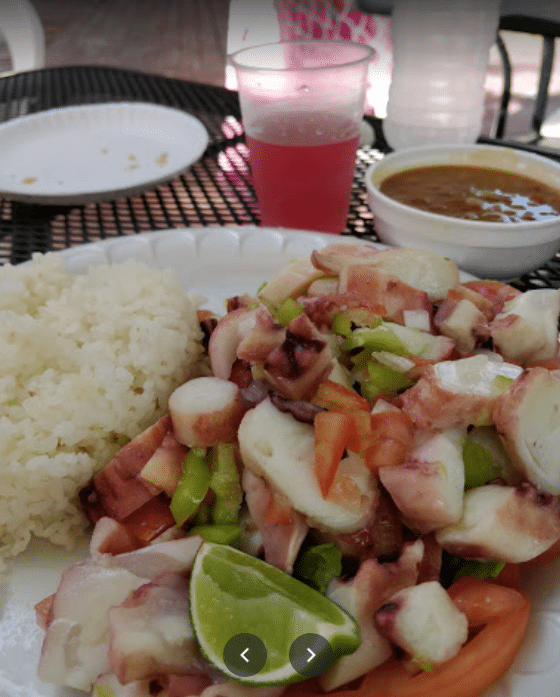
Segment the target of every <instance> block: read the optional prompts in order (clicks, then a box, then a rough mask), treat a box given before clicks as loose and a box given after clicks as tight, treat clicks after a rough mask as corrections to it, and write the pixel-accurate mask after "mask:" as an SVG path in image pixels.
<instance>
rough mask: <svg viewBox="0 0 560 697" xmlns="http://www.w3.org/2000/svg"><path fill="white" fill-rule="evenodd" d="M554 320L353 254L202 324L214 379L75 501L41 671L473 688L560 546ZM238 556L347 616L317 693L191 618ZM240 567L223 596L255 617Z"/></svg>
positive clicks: (82, 678)
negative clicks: (74, 557)
mask: <svg viewBox="0 0 560 697" xmlns="http://www.w3.org/2000/svg"><path fill="white" fill-rule="evenodd" d="M559 313H560V290H549V289H546V290H530V291H527V292H525V293H521V292H520V291H518V290H516V289H515V288H514V287H512V286H510V285H507V284H505V283H502V282H498V281H490V280H469V281H462V280H461V277H460V275H459V271H458V269H457V267H456V265H455V264H454V263H453V262H451V261H449V260H447V259H442V258H439V257H437V256H436V255H433V254H431V253H429V252H421V251H418V250H406V249H378V248H375V247H373V246H367V245H349V244H343V243H340V244H332V245H329V246H327V247H325V248H323V249H320V250H316V251H314V252H313V253H312V254H311V256H310V258H305V259H299V260H296V261H294V262H292V263H290V264H288V265H287V266H286V267H285V268H284V269H283V270H282V271H281V272H280V273H279V274H278V275H277V276H276V277H274V278H271V279H268V281H267V282H266V283H264V284H263V286H262V287H261V288H260V289H258V290H256V291H255V293H254V294H253V295H242V296H236V297H231V298H228V299H227V303H226V307H225V311H224V313H223V314H222V315H216V314H214V313H211V312H209V311H199V316H198V319H199V321H200V325H201V327H202V329H203V331H204V336H205V338H204V346H205V350H206V352H207V357H208V366H209V369H208V371H207V373H208V374H207V375H204V376H202V377H197V378H195V379H192V380H190V381H188V382H186V383H185V384H183V385H181V386H179V387H178V388H177V389H176V390H175V391H174V392H173V393H172V395H171V397H170V399H169V403H168V409H167V412H166V413H165V415H164V416H162V417H161V418H159V419H158V420H157V421H155V423H153V425H151V426H150V427H149V428H148V429H146V430H145V431H144V432H143V433H141V434H140V435H139V436H137V437H136V438H134V439H133V440H131V441H130V442H129V443H128V444H127V445H125V446H124V447H123V448H122V449H121V450H120V451H119V452H118V453H117V454H116V455H115V457H114V458H113V459H112V461H111V462H109V464H107V465H106V466H105V467H103V469H101V470H99V471H98V472H97V473H96V474H95V475H94V476H93V478H92V479H91V481H90V482H89V484H88V485H87V486H85V487H84V488H83V489H82V491H81V492H80V501H81V504H82V506H83V509H84V510H85V512H86V514H87V516H88V518H89V519H90V521H91V522H92V524H93V525H94V528H93V534H92V537H91V544H90V556H89V558H87V559H86V560H84V561H81V562H79V563H77V564H74V565H72V566H70V567H68V568H67V569H66V570H65V571H64V573H63V575H62V578H61V580H60V585H59V587H58V589H57V590H56V592H55V593H54V594H53V595H51V596H49V597H48V598H45V600H43V601H42V602H40V603H39V604H38V605H37V607H36V614H37V621H38V623H39V625H40V626H41V627H42V628H43V629H44V632H45V634H44V641H43V646H42V652H41V656H40V660H39V665H38V674H39V677H40V679H41V680H42V681H44V682H46V683H53V684H56V685H67V686H70V687H73V688H77V689H79V690H84V691H85V692H86V693H89V694H91V695H93V696H94V697H189V696H191V695H202V696H203V697H213V696H220V697H229V696H230V695H231V696H232V697H244V696H245V695H252V694H258V695H259V697H260V695H262V696H263V697H267V696H269V695H270V696H271V697H272V696H276V695H280V694H282V693H286V695H287V696H289V695H291V696H292V697H295V695H298V697H299V695H301V696H302V697H303V695H313V694H316V695H319V694H323V693H329V694H335V695H337V697H342V696H344V697H352V696H354V697H365V696H366V695H383V697H399V696H402V697H405V696H406V697H428V695H434V694H437V695H438V697H477V696H478V695H482V694H483V693H484V692H485V690H487V689H488V688H489V687H491V686H492V685H493V684H494V683H496V682H497V681H498V680H500V678H501V677H502V676H503V675H504V674H505V673H506V672H507V671H508V669H509V667H510V666H511V664H512V662H513V660H514V658H515V656H516V655H517V653H518V651H519V649H520V647H521V645H522V643H523V640H524V636H525V632H526V627H527V621H528V617H529V611H530V601H529V598H528V596H527V595H526V594H525V593H524V591H523V590H522V587H521V584H520V574H521V575H522V574H523V569H524V567H525V566H527V565H535V564H545V563H550V562H551V561H552V560H554V559H556V558H557V557H558V556H559V555H560V542H559V540H560V503H559V499H558V497H559V495H560V461H559V460H558V457H557V453H558V446H559V444H560V443H559V435H558V434H559V433H560V360H559V356H558V347H559V344H558V317H559ZM226 547H227V548H231V549H232V550H235V553H236V555H238V556H236V557H235V558H236V559H237V558H239V559H244V558H245V556H244V555H246V557H251V558H252V559H254V560H258V562H255V563H258V564H261V563H262V564H266V565H268V566H269V567H274V568H275V569H276V570H279V571H280V572H282V574H283V575H285V576H289V577H290V578H291V579H293V583H294V584H296V583H297V584H301V586H298V587H301V588H303V587H305V588H306V589H309V588H311V589H313V593H317V594H320V595H321V596H322V602H326V603H327V604H333V605H336V607H337V608H341V609H342V610H343V611H344V613H346V614H347V615H348V616H349V617H350V618H351V619H352V623H353V626H354V627H355V628H356V632H357V634H356V635H357V636H359V640H358V641H357V643H356V644H355V645H354V646H352V649H351V650H350V649H348V650H346V651H345V652H342V653H341V654H340V655H336V656H335V660H334V661H333V662H332V664H331V665H330V666H329V667H328V668H327V669H326V670H325V671H324V672H322V673H321V674H320V675H318V676H315V677H313V678H305V676H304V675H299V676H298V675H296V672H294V673H293V674H290V675H288V677H286V679H285V680H283V681H277V682H275V683H269V682H267V681H266V680H260V681H259V678H258V674H257V676H255V677H254V679H252V680H244V679H242V678H238V677H236V676H235V675H234V674H232V673H231V671H228V670H227V667H226V666H224V665H223V663H222V660H221V657H220V656H221V651H222V647H221V646H220V647H219V649H218V650H217V653H216V655H215V656H214V655H209V654H208V651H207V650H206V649H205V648H204V646H205V645H204V641H203V640H204V639H205V637H202V636H201V634H200V632H201V630H200V626H199V623H198V621H196V622H195V620H194V618H196V617H199V616H200V615H201V614H203V613H204V609H203V608H200V607H193V603H197V602H199V601H198V597H199V596H198V595H193V593H194V591H193V587H194V586H193V583H192V578H191V576H192V574H194V573H195V572H194V571H193V569H197V571H196V573H197V582H198V583H199V584H200V583H202V586H200V587H202V588H203V587H204V583H203V580H204V579H203V580H202V581H201V576H200V575H201V574H202V576H203V575H204V573H205V571H204V569H205V568H206V567H205V565H204V563H203V562H204V559H203V555H208V554H209V553H210V552H211V551H212V550H215V549H219V550H223V549H224V548H226ZM209 550H210V552H209ZM232 558H233V557H232ZM197 560H198V561H197ZM236 563H237V562H236ZM239 564H240V566H239V574H241V575H239V576H237V575H236V569H235V564H233V566H232V568H233V571H232V572H231V575H230V576H229V577H228V578H226V579H224V580H223V584H224V593H229V596H230V597H232V598H233V600H232V606H231V607H232V608H233V610H232V612H233V613H234V614H235V613H236V612H238V613H239V616H241V615H242V614H243V612H244V610H243V602H244V597H245V596H248V595H249V594H250V590H247V592H246V593H245V596H244V594H243V592H242V589H241V588H240V587H239V579H240V578H245V576H243V574H244V573H245V574H249V573H252V572H251V571H246V570H245V571H243V569H246V568H249V567H250V568H253V567H252V566H251V563H248V564H247V565H245V563H244V562H239ZM241 566H243V569H242V568H241ZM255 568H256V567H255ZM259 568H260V567H259ZM255 573H256V572H255ZM247 578H248V577H247ZM236 579H238V580H237V581H236ZM208 582H209V583H210V580H209V581H208ZM236 583H237V584H238V585H237V586H236ZM290 583H292V581H290ZM286 587H287V586H286ZM247 588H248V586H247ZM290 588H291V586H290ZM306 593H307V590H306ZM296 596H297V592H294V598H293V599H292V600H291V601H290V602H293V603H295V604H297V603H298V598H297V597H296ZM304 596H305V597H307V595H305V593H304V592H303V590H302V595H301V597H302V598H303V597H304ZM271 613H272V614H273V610H271ZM309 613H310V614H311V615H313V611H312V610H309ZM226 614H227V613H225V612H224V620H223V621H224V626H227V623H228V621H231V622H233V621H234V619H231V618H230V619H228V618H227V617H226V616H225V615H226ZM249 626H250V625H249ZM225 634H227V632H225V633H224V637H223V643H224V644H225V643H226V642H227V640H228V639H229V636H226V635H225ZM261 638H262V639H263V640H264V641H265V643H266V641H267V640H268V638H267V637H264V636H263V637H261ZM284 648H285V652H286V664H288V657H287V653H288V649H289V646H287V647H284ZM203 649H204V650H203Z"/></svg>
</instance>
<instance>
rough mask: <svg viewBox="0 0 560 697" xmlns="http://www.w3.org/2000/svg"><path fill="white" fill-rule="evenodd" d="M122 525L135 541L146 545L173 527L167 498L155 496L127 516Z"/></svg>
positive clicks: (173, 522) (173, 520) (173, 523)
mask: <svg viewBox="0 0 560 697" xmlns="http://www.w3.org/2000/svg"><path fill="white" fill-rule="evenodd" d="M122 524H123V525H125V526H126V527H127V529H128V530H129V532H130V533H131V534H132V535H134V537H136V539H137V540H140V542H143V543H144V544H148V543H149V542H151V541H152V540H154V539H155V538H156V537H158V535H161V534H162V533H163V532H165V531H166V530H168V529H169V528H171V527H173V526H174V525H175V518H174V517H173V513H171V510H170V508H169V500H168V499H167V497H165V496H163V495H160V496H155V497H154V498H152V499H150V500H149V501H148V502H147V503H145V504H144V505H143V506H141V507H140V508H138V509H136V510H135V511H134V512H133V513H131V514H130V515H129V516H127V517H126V518H125V519H124V520H123V521H122Z"/></svg>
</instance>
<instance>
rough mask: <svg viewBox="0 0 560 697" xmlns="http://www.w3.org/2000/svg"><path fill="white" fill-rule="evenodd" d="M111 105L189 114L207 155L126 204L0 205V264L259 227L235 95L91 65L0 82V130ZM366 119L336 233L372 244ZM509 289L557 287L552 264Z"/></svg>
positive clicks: (378, 137)
mask: <svg viewBox="0 0 560 697" xmlns="http://www.w3.org/2000/svg"><path fill="white" fill-rule="evenodd" d="M114 101H141V102H150V103H155V104H162V105H165V106H172V107H175V108H179V109H183V110H184V111H186V112H188V113H190V114H192V115H193V116H196V117H197V118H199V119H200V120H201V121H202V122H203V123H204V125H205V126H206V128H207V129H208V133H209V136H210V140H209V144H208V147H207V149H206V152H205V153H204V155H203V157H202V158H201V159H200V160H199V161H198V162H197V163H195V164H194V165H192V166H191V167H189V168H188V169H187V170H186V171H185V172H183V173H182V174H181V175H180V176H178V177H176V178H175V179H173V180H172V181H170V182H168V183H166V184H163V185H159V186H156V187H154V188H149V189H147V190H146V191H144V192H142V193H141V194H139V195H136V196H130V197H127V198H124V197H123V198H118V199H115V200H112V201H103V202H101V203H89V204H85V205H79V206H45V205H39V204H24V203H18V202H15V201H9V200H7V199H3V198H1V197H0V264H4V263H6V262H11V263H13V264H17V263H20V262H23V261H26V260H28V259H29V258H30V257H31V254H32V253H33V252H35V251H40V252H45V251H48V250H61V249H64V248H66V247H72V246H75V245H80V244H85V243H88V242H94V241H97V240H101V239H106V238H110V237H114V236H118V235H130V234H135V233H139V232H147V231H151V230H161V229H167V228H178V227H185V226H186V227H197V226H209V225H255V224H256V225H258V224H259V222H260V221H259V210H258V205H257V200H256V197H255V193H254V190H253V186H252V183H251V175H250V170H249V167H248V150H247V148H246V145H245V139H244V133H243V128H242V125H241V121H240V112H239V102H238V98H237V93H236V92H232V91H229V90H226V89H224V88H220V87H215V86H210V85H203V84H199V83H195V82H186V81H183V80H176V79H170V78H163V77H159V76H155V75H148V74H144V73H138V72H134V71H129V70H119V69H114V68H105V67H98V66H96V67H93V66H75V67H63V68H52V69H46V70H39V71H32V72H28V73H21V74H18V75H13V76H7V77H4V78H1V79H0V122H2V121H7V120H9V119H12V118H16V117H18V116H23V115H26V114H31V113H35V112H38V111H42V110H45V109H52V108H57V107H65V106H76V105H83V104H98V103H106V102H114ZM369 121H370V123H371V125H372V127H373V129H374V133H375V142H374V144H373V145H372V146H367V147H362V148H360V149H359V151H358V154H357V160H356V174H355V181H354V186H353V190H352V198H351V204H350V212H349V216H348V221H347V227H346V230H345V231H344V233H345V234H350V235H356V236H360V237H367V238H368V239H373V240H376V239H377V237H376V233H375V229H374V226H373V220H372V215H371V212H370V211H369V208H368V205H367V201H366V193H365V188H364V186H363V176H364V172H365V170H366V168H367V167H368V166H369V165H370V164H371V163H372V162H374V161H375V160H377V159H380V158H382V157H383V156H384V154H386V153H387V152H388V151H389V148H388V146H387V143H386V142H385V140H384V138H383V133H382V130H381V122H380V121H379V119H375V118H371V119H369ZM550 155H551V156H554V155H553V154H552V153H550ZM557 159H560V155H558V156H557ZM0 167H1V158H0ZM514 285H517V286H518V287H520V288H522V289H528V288H539V287H540V288H542V287H560V258H555V259H553V260H551V261H550V262H549V263H547V264H546V265H544V266H543V267H542V268H541V269H539V270H538V271H535V272H532V273H531V274H528V275H526V276H524V277H522V278H520V279H518V280H517V281H515V282H514Z"/></svg>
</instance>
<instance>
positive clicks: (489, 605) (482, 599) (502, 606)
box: [447, 576, 528, 627]
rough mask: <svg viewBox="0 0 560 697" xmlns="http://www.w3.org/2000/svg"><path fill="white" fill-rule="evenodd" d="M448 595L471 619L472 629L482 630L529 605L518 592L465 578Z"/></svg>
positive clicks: (450, 589)
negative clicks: (479, 628) (485, 625)
mask: <svg viewBox="0 0 560 697" xmlns="http://www.w3.org/2000/svg"><path fill="white" fill-rule="evenodd" d="M447 592H448V594H449V597H450V598H451V600H453V602H454V603H455V605H456V607H457V608H458V609H459V610H461V612H464V613H465V615H466V616H467V618H468V620H469V627H480V626H481V625H483V624H488V623H489V622H493V621H494V620H496V619H499V618H500V617H506V616H507V615H508V614H510V613H512V612H516V611H518V610H520V609H523V608H524V607H525V606H526V605H527V603H528V600H527V598H526V596H525V595H524V594H523V593H522V592H521V591H519V590H516V589H515V588H509V587H507V586H501V585H499V584H497V583H493V582H491V581H481V580H480V579H477V578H473V577H472V576H461V578H459V579H458V580H457V581H455V583H453V584H452V585H451V586H450V587H449V588H448V591H447Z"/></svg>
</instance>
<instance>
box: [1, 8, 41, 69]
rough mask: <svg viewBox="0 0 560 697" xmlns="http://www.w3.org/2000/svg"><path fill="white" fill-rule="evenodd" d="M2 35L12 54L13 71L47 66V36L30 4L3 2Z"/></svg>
mask: <svg viewBox="0 0 560 697" xmlns="http://www.w3.org/2000/svg"><path fill="white" fill-rule="evenodd" d="M0 35H1V36H2V38H3V39H4V40H5V42H6V44H7V46H8V51H9V53H10V61H11V66H12V71H13V72H15V73H19V72H23V71H26V70H38V69H40V68H44V66H45V32H44V30H43V25H42V23H41V19H40V18H39V15H38V14H37V11H36V10H35V8H34V7H33V5H32V4H31V2H30V0H1V1H0Z"/></svg>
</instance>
